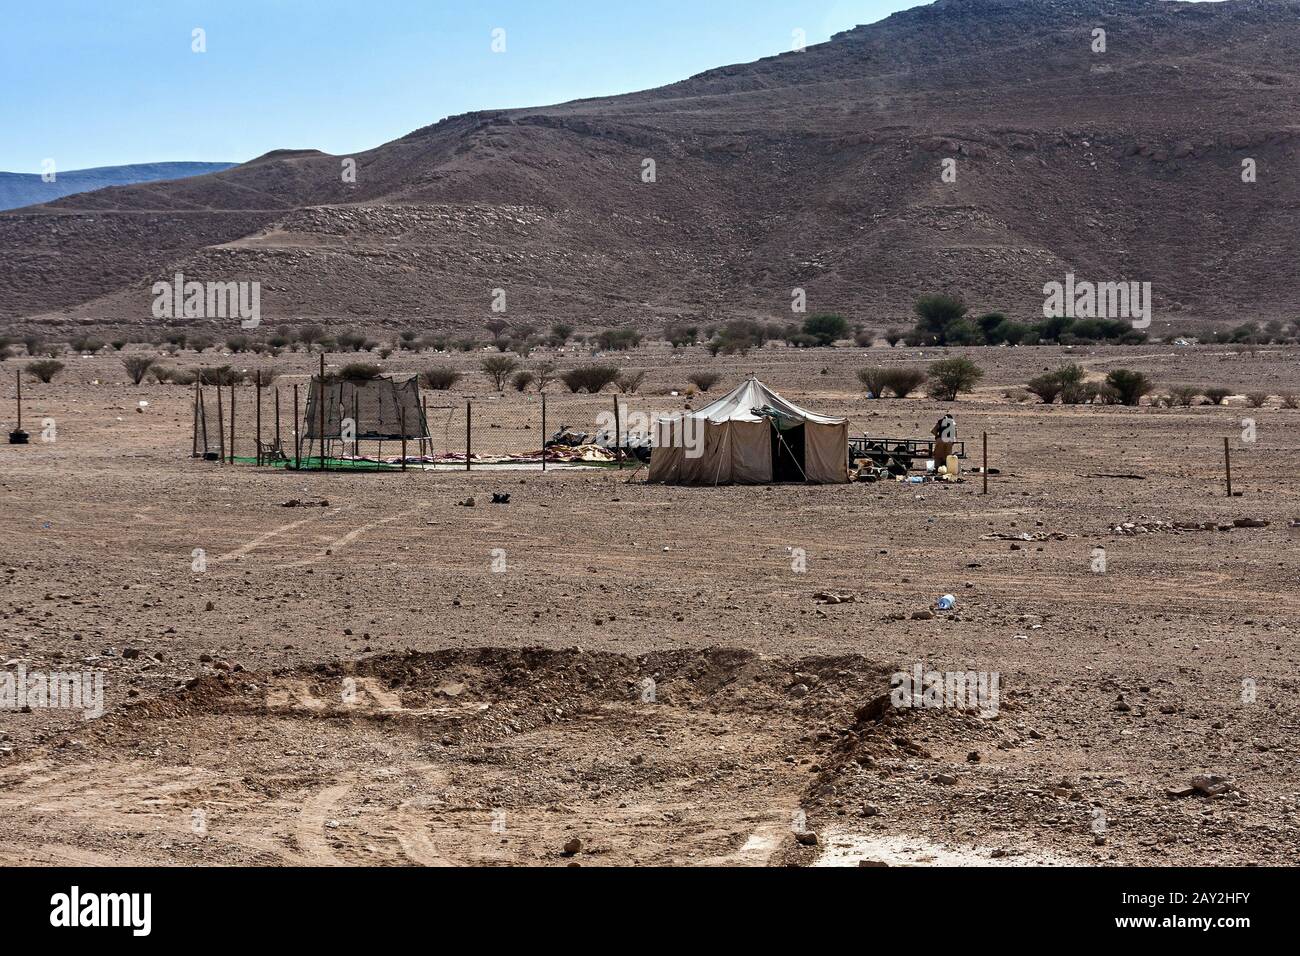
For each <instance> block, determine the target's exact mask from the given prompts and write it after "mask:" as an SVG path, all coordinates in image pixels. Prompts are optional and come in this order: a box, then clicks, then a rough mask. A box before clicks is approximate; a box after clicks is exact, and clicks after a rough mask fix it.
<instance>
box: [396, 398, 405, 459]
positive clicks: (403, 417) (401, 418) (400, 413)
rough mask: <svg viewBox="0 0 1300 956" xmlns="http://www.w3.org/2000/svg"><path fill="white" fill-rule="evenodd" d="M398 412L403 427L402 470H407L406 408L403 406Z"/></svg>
mask: <svg viewBox="0 0 1300 956" xmlns="http://www.w3.org/2000/svg"><path fill="white" fill-rule="evenodd" d="M397 412H398V414H397V417H398V425H399V426H400V427H401V429H402V471H406V409H405V407H402V408H399V409H398V410H397Z"/></svg>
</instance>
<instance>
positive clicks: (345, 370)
mask: <svg viewBox="0 0 1300 956" xmlns="http://www.w3.org/2000/svg"><path fill="white" fill-rule="evenodd" d="M383 371H384V370H383V369H382V368H380V367H379V366H378V365H376V364H375V363H374V362H348V363H347V364H346V365H344V366H343V367H342V368H341V369H339V370H338V372H337V373H336V374H335V375H333V376H331V377H332V378H341V379H343V381H345V382H368V381H370V380H371V379H375V378H379V376H380V375H382V374H383Z"/></svg>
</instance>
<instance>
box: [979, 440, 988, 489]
mask: <svg viewBox="0 0 1300 956" xmlns="http://www.w3.org/2000/svg"><path fill="white" fill-rule="evenodd" d="M980 493H981V494H985V495H987V494H988V493H989V433H988V432H984V490H983V491H982V492H980Z"/></svg>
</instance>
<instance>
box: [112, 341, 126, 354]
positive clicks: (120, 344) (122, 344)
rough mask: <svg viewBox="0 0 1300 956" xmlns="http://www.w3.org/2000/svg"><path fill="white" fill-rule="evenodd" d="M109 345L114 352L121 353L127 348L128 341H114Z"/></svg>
mask: <svg viewBox="0 0 1300 956" xmlns="http://www.w3.org/2000/svg"><path fill="white" fill-rule="evenodd" d="M108 344H109V347H110V348H112V350H113V351H114V352H120V351H122V349H124V348H126V339H113V341H111V342H109V343H108Z"/></svg>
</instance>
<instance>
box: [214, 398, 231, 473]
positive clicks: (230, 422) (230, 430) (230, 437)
mask: <svg viewBox="0 0 1300 956" xmlns="http://www.w3.org/2000/svg"><path fill="white" fill-rule="evenodd" d="M217 387H218V388H220V387H221V386H220V385H218V386H217ZM230 463H231V464H232V465H233V464H234V463H235V386H234V384H233V383H231V386H230Z"/></svg>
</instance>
